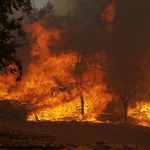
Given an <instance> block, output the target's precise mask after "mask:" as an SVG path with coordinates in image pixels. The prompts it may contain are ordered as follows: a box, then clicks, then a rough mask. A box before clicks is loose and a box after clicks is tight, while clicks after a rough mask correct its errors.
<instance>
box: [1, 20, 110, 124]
mask: <svg viewBox="0 0 150 150" xmlns="http://www.w3.org/2000/svg"><path fill="white" fill-rule="evenodd" d="M26 31H27V32H30V33H31V34H32V37H31V39H32V41H33V43H32V44H31V47H32V51H31V53H30V55H31V57H32V62H31V63H30V65H29V67H28V73H27V75H24V76H23V77H22V80H21V81H20V82H19V83H16V82H15V79H16V76H14V75H11V74H8V75H7V76H0V84H1V87H3V88H2V89H1V95H0V96H1V97H3V98H5V99H13V100H18V101H21V102H25V103H30V104H33V108H32V109H33V111H32V112H31V114H29V117H28V120H35V121H36V120H37V119H39V120H53V121H54V120H63V119H65V120H68V119H69V118H75V119H76V120H81V119H83V120H87V121H94V120H96V118H97V117H98V116H99V115H100V113H101V112H102V111H103V110H104V109H105V107H106V105H107V103H108V101H111V99H112V97H111V95H110V94H108V93H106V84H105V83H103V82H102V78H103V76H104V74H103V73H102V72H99V71H97V70H96V69H93V68H90V67H89V65H88V64H87V68H88V71H87V72H84V73H83V81H82V82H83V87H84V88H77V87H76V85H75V83H76V78H77V77H75V76H73V75H72V72H71V71H70V70H74V68H75V66H74V64H76V61H77V57H78V55H77V52H76V51H75V52H68V53H67V54H63V53H62V54H60V55H59V56H56V55H54V54H53V55H51V52H50V48H49V47H50V46H51V45H52V44H53V42H57V41H59V40H60V38H61V34H65V30H59V29H57V28H48V27H47V22H46V19H43V20H39V21H38V22H35V23H33V24H31V25H27V26H26ZM95 79H96V80H95ZM65 84H67V85H69V89H67V88H66V87H65ZM81 93H82V95H83V98H84V100H85V101H84V112H85V113H84V116H83V115H82V114H81V100H80V96H81Z"/></svg>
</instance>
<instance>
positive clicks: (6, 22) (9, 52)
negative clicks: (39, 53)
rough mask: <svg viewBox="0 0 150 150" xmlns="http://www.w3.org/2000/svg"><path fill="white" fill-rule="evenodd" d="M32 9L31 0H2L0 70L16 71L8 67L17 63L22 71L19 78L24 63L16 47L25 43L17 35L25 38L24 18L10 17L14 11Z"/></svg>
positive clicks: (0, 8) (0, 9) (0, 12)
mask: <svg viewBox="0 0 150 150" xmlns="http://www.w3.org/2000/svg"><path fill="white" fill-rule="evenodd" d="M31 10H32V7H31V0H1V1H0V14H1V15H0V70H1V71H5V73H7V72H8V71H10V72H11V73H15V72H16V71H17V70H16V69H13V68H11V67H10V68H9V69H8V66H9V65H10V64H13V63H15V64H16V65H17V66H18V70H19V71H20V76H19V77H18V78H17V80H19V79H20V77H21V76H22V65H21V61H20V60H19V59H18V57H17V55H16V52H17V50H16V48H18V47H21V46H22V45H23V44H19V43H18V42H17V40H16V37H17V36H19V37H24V38H25V32H24V31H23V29H22V25H21V20H22V19H23V18H22V17H19V18H11V19H10V16H11V15H13V14H14V11H26V12H28V13H29V12H30V11H31ZM14 32H15V33H14ZM16 34H17V35H16Z"/></svg>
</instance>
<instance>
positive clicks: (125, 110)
mask: <svg viewBox="0 0 150 150" xmlns="http://www.w3.org/2000/svg"><path fill="white" fill-rule="evenodd" d="M51 6H52V5H50V3H48V4H47V7H44V8H43V10H45V12H44V15H43V16H44V17H43V16H42V15H41V14H40V13H41V12H42V11H39V12H38V11H37V10H34V13H36V15H35V16H36V17H37V16H38V17H37V18H36V17H35V18H36V19H35V18H34V19H35V20H36V21H33V23H31V22H30V23H29V24H27V25H26V26H25V30H26V32H27V33H28V35H30V40H31V43H30V48H31V51H30V56H31V58H32V61H31V62H30V64H29V66H28V71H27V74H26V75H22V77H21V80H20V81H19V82H16V78H17V76H18V73H17V72H16V71H17V69H18V70H19V68H17V67H16V65H15V63H14V64H13V63H12V64H11V66H7V69H8V70H9V71H10V72H8V73H7V74H4V75H3V76H0V97H1V99H2V100H4V99H7V100H10V99H11V100H14V101H18V102H19V103H20V104H25V105H26V108H30V111H28V116H27V120H28V121H46V120H50V121H70V120H77V121H92V122H101V121H107V122H123V120H124V123H127V117H128V118H129V121H130V122H131V123H133V124H138V125H144V126H149V125H150V124H149V119H150V115H149V112H150V108H149V107H148V105H149V102H140V101H142V100H143V98H142V96H143V95H144V96H145V95H147V94H148V90H147V89H149V88H147V87H145V86H143V77H144V76H143V72H144V69H145V65H146V63H147V60H148V57H149V54H148V53H147V52H146V54H145V53H144V56H143V55H142V58H141V59H139V56H141V53H138V54H137V55H136V57H134V58H133V57H132V56H133V55H134V53H133V54H132V52H131V55H130V56H128V54H126V52H124V53H123V54H122V55H121V56H120V54H119V53H120V52H118V50H116V51H115V52H112V51H110V49H111V48H110V47H108V43H109V42H110V43H111V39H112V38H113V34H115V30H116V29H115V28H114V24H113V21H114V20H115V14H116V11H117V9H116V8H115V1H112V2H110V3H109V4H108V5H107V7H106V8H105V9H103V12H100V9H99V8H97V9H95V8H96V7H93V6H91V7H90V5H89V4H87V3H81V4H80V5H78V6H77V7H75V8H73V9H72V10H71V12H69V13H68V14H67V15H66V16H65V17H64V18H63V17H60V16H59V17H58V16H57V17H56V16H55V17H53V18H52V15H54V14H53V13H54V12H53V11H51V12H50V9H49V12H48V13H51V14H50V15H49V16H48V14H47V15H46V14H45V13H46V9H48V8H49V7H50V8H51V9H53V8H52V7H51ZM98 13H99V15H97V14H98ZM33 15H34V14H32V15H30V16H29V18H30V19H33ZM39 16H42V17H41V18H40V17H39ZM93 16H96V17H95V18H93ZM62 20H63V21H62ZM64 20H65V21H64ZM60 22H62V24H61V25H60ZM100 24H102V26H100ZM112 41H113V40H112ZM106 49H107V50H106ZM126 55H127V57H126V59H128V60H129V61H128V62H125V61H124V60H125V59H124V58H123V57H124V56H126ZM132 58H133V59H132ZM137 62H138V63H137ZM131 64H132V65H131ZM11 70H13V73H14V71H15V72H16V73H14V74H12V73H11ZM145 91H146V92H145ZM145 93H146V94H145ZM137 97H140V98H139V100H137ZM118 101H121V102H122V105H123V107H122V106H121V105H120V104H119V105H117V106H115V104H117V102H118ZM137 101H138V102H137ZM108 105H110V106H113V107H114V108H113V110H112V109H108ZM110 110H111V111H110ZM107 116H108V117H107ZM112 118H114V119H112Z"/></svg>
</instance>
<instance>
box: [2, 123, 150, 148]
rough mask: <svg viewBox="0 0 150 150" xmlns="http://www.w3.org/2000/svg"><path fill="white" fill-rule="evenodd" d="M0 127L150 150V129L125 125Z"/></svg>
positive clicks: (47, 124) (35, 124) (36, 124)
mask: <svg viewBox="0 0 150 150" xmlns="http://www.w3.org/2000/svg"><path fill="white" fill-rule="evenodd" d="M0 126H6V127H13V128H19V129H26V130H31V131H38V132H42V133H48V134H51V135H54V136H57V138H58V139H59V140H62V141H68V142H73V143H75V142H90V143H96V142H100V141H103V140H105V141H107V142H108V143H110V144H125V145H138V146H142V147H146V149H147V150H150V128H148V127H140V126H132V125H128V126H125V125H123V124H104V123H103V124H96V123H88V122H83V123H82V122H76V121H71V122H25V121H0Z"/></svg>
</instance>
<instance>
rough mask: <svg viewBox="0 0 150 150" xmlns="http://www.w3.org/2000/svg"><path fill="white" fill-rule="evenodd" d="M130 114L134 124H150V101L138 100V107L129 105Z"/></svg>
mask: <svg viewBox="0 0 150 150" xmlns="http://www.w3.org/2000/svg"><path fill="white" fill-rule="evenodd" d="M128 116H130V117H131V123H132V124H135V125H142V126H150V103H149V102H137V103H136V107H134V108H131V107H129V110H128ZM132 118H133V119H134V120H133V119H132Z"/></svg>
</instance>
